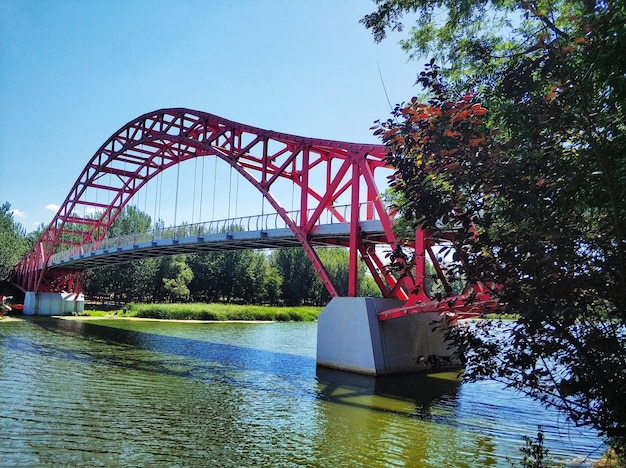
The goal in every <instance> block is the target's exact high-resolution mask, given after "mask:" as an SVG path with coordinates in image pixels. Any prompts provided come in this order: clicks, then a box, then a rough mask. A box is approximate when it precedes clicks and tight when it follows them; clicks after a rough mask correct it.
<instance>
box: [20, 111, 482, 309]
mask: <svg viewBox="0 0 626 468" xmlns="http://www.w3.org/2000/svg"><path fill="white" fill-rule="evenodd" d="M386 152H387V149H386V147H385V146H382V145H371V144H357V143H347V142H340V141H331V140H321V139H314V138H305V137H299V136H294V135H288V134H284V133H278V132H274V131H269V130H262V129H259V128H255V127H252V126H249V125H244V124H240V123H237V122H233V121H230V120H226V119H223V118H221V117H218V116H215V115H212V114H208V113H205V112H200V111H195V110H190V109H184V108H176V109H162V110H158V111H154V112H150V113H148V114H145V115H142V116H140V117H138V118H136V119H135V120H133V121H131V122H129V123H128V124H126V125H125V126H124V127H122V128H121V129H120V130H119V131H118V132H116V133H115V134H114V135H113V136H111V137H110V138H109V139H108V140H107V141H106V142H105V143H104V144H103V145H102V146H101V147H100V149H98V151H97V152H96V154H95V155H94V156H93V157H92V158H91V160H90V161H89V162H88V163H87V165H86V166H85V168H84V169H83V171H82V172H81V174H80V176H79V178H78V179H77V181H76V182H75V183H74V186H73V187H72V189H71V191H70V193H69V194H68V195H67V198H66V199H65V201H64V203H63V205H62V206H61V208H60V209H59V211H58V212H57V214H56V215H55V217H54V219H53V220H52V222H51V223H50V225H49V226H48V228H47V229H46V230H45V232H44V233H43V234H42V236H41V238H40V239H39V241H38V242H37V243H36V244H35V245H34V246H33V248H32V250H31V251H30V252H29V253H28V254H27V255H26V256H25V257H24V258H23V259H22V261H21V262H20V263H19V264H18V265H17V266H16V267H15V269H14V270H13V273H12V279H13V281H14V282H15V283H16V284H18V285H19V286H20V287H22V288H23V289H24V290H27V291H52V292H59V291H69V292H74V293H78V292H80V291H81V289H82V286H83V283H84V280H85V272H75V271H63V270H60V269H57V268H49V267H48V266H49V260H50V257H51V256H52V254H54V253H55V251H56V250H66V249H67V250H69V249H72V248H80V247H81V246H84V245H87V244H95V245H96V246H97V245H99V243H100V242H101V241H102V240H103V239H104V238H105V236H106V234H107V232H108V230H109V229H110V227H111V225H112V223H113V221H114V220H115V219H116V217H117V216H118V215H119V214H120V213H121V212H122V209H123V208H124V206H125V205H126V204H127V203H128V202H129V201H130V200H131V199H132V198H133V196H134V195H135V194H136V193H137V192H138V191H139V190H140V189H141V188H143V187H144V186H145V185H146V184H147V183H148V182H149V181H150V180H151V179H153V178H154V177H155V176H157V175H158V174H160V173H161V172H163V171H165V170H167V169H168V168H170V167H172V166H175V165H177V164H180V163H182V162H184V161H187V160H190V159H193V158H198V157H206V156H213V157H217V158H220V159H221V160H223V161H225V162H226V163H227V164H229V165H230V166H231V167H232V168H234V169H235V170H237V171H238V172H239V173H240V174H241V175H242V176H243V177H244V178H245V179H246V180H248V181H249V182H250V183H251V184H252V185H253V186H254V187H256V188H257V189H258V190H259V191H260V192H261V194H262V195H263V197H264V198H265V199H266V200H267V201H268V202H269V203H270V204H271V206H272V207H273V208H274V209H275V210H276V212H277V213H278V215H279V216H281V217H282V218H283V219H284V221H285V222H286V224H287V225H288V226H289V228H290V229H291V230H292V231H293V233H294V234H295V236H296V237H297V239H298V240H299V242H300V244H301V245H302V247H303V248H304V249H305V251H306V253H307V255H308V257H309V258H310V260H311V262H312V263H313V265H314V267H315V270H316V271H317V273H318V275H319V276H320V278H321V280H322V282H323V284H324V285H325V287H326V288H327V290H328V291H329V293H330V295H331V297H336V296H338V292H337V289H336V287H335V285H334V284H333V282H332V280H331V278H330V276H329V274H328V272H327V271H326V268H325V267H324V265H323V264H322V262H321V261H320V259H319V257H318V255H317V254H316V252H315V250H314V249H313V247H312V245H311V242H310V236H311V234H312V233H313V232H314V231H315V229H316V227H315V226H316V223H317V222H318V221H319V220H320V217H321V216H322V215H329V214H330V216H332V217H333V218H334V219H335V220H336V221H339V222H350V238H349V240H345V241H340V244H339V245H342V246H344V247H348V248H349V252H350V257H349V258H350V264H349V274H348V295H349V296H356V295H357V265H358V258H359V256H360V257H361V258H362V259H363V261H364V263H365V265H366V266H367V268H368V269H369V271H370V272H371V274H372V276H373V278H374V280H375V281H376V284H377V285H378V287H379V288H380V290H381V292H382V294H383V296H384V297H388V298H399V299H403V300H406V301H407V302H406V303H405V306H404V307H402V308H399V309H395V310H392V311H386V312H385V313H384V314H380V315H379V319H381V320H385V319H388V318H395V317H398V316H401V315H406V314H408V313H415V312H425V311H440V312H456V313H460V314H461V315H475V314H477V313H480V311H482V310H484V309H485V308H488V307H490V308H492V306H493V301H491V298H490V296H489V294H488V291H486V289H485V288H484V287H479V288H476V287H474V288H470V289H468V290H467V291H466V293H465V294H464V295H459V296H454V295H452V294H448V295H447V296H446V298H445V300H440V301H433V300H431V299H430V298H429V297H428V296H427V295H426V292H425V289H426V287H425V284H426V281H425V258H426V256H429V257H430V258H431V261H432V263H433V264H434V265H435V269H436V270H437V274H438V275H439V277H440V280H441V281H442V283H444V285H445V278H444V275H443V274H442V272H441V268H439V267H438V261H437V259H436V257H435V255H434V254H433V250H432V248H433V245H435V244H436V243H437V241H438V239H432V238H431V237H429V235H428V233H424V232H422V231H418V232H417V234H416V242H415V244H412V245H411V246H410V247H411V248H413V249H414V251H415V257H416V259H417V262H416V269H415V275H414V276H412V275H408V276H402V277H400V278H399V279H397V278H396V277H395V276H394V275H393V274H392V273H391V272H390V271H389V269H388V268H386V267H385V262H384V261H383V259H382V258H381V257H380V253H379V252H380V250H377V249H376V246H377V245H379V244H384V245H388V246H390V248H395V247H396V237H395V235H394V232H393V230H392V225H393V219H392V217H391V216H390V215H389V213H388V212H387V211H386V208H385V206H384V204H383V202H382V200H381V199H380V196H379V193H380V192H379V191H378V188H377V187H376V183H375V179H374V173H375V171H376V170H377V169H380V168H383V167H385V163H384V158H385V155H386ZM285 179H286V180H288V181H291V183H292V186H293V187H294V190H295V188H296V187H297V190H298V199H299V201H300V210H299V216H297V218H292V217H291V215H290V214H289V213H288V212H287V211H286V210H285V209H284V208H283V206H281V204H280V202H279V200H278V199H276V197H275V196H274V195H273V192H272V188H273V187H274V186H275V184H276V183H277V182H278V181H279V180H285ZM94 193H104V194H106V195H102V196H101V200H103V199H105V198H106V199H107V200H108V201H107V202H106V203H105V202H103V201H98V197H97V196H96V197H95V198H94V195H93V194H94ZM340 197H343V199H344V200H345V199H346V198H348V199H349V203H350V206H351V209H350V211H349V214H348V215H347V216H346V215H345V214H344V212H343V211H341V212H340V211H339V210H337V209H335V208H334V206H335V205H336V202H337V200H338V199H339V198H340ZM363 206H365V207H367V208H366V210H365V211H364V212H361V211H362V210H361V208H362V207H363ZM80 212H83V213H87V212H95V213H97V214H96V215H94V216H87V215H84V216H80V215H79V214H78V213H80ZM373 219H378V220H380V221H381V224H382V226H383V231H384V234H383V235H382V236H377V237H376V238H368V237H367V236H366V235H365V234H364V233H363V232H362V231H361V230H360V228H359V223H360V222H363V221H368V220H373ZM330 242H332V241H330V240H329V243H330ZM446 291H447V292H448V293H449V292H450V291H449V288H446ZM476 297H478V299H479V300H478V301H476Z"/></svg>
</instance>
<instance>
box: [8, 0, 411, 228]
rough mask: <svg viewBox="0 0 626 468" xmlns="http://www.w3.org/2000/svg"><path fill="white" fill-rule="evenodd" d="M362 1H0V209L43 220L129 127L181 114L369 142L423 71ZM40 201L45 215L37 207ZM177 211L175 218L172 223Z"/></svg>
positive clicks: (27, 220)
mask: <svg viewBox="0 0 626 468" xmlns="http://www.w3.org/2000/svg"><path fill="white" fill-rule="evenodd" d="M373 10H374V4H373V3H372V2H371V1H370V0H229V1H224V0H187V1H165V0H153V1H147V0H133V1H117V0H107V1H95V0H94V1H84V0H60V1H52V0H45V1H44V0H2V1H0V174H1V175H2V180H3V182H2V184H0V203H3V202H5V201H8V202H10V203H11V207H12V209H13V210H15V212H14V215H15V219H16V221H18V222H20V223H21V224H22V225H23V226H24V227H25V228H26V230H27V231H31V230H32V229H34V228H35V227H36V226H37V225H38V224H40V223H45V224H48V223H49V222H50V220H51V219H52V217H53V216H54V214H55V212H56V209H55V207H58V206H59V205H61V204H62V203H63V201H64V199H65V197H66V196H67V193H68V192H69V190H70V188H71V187H72V185H73V184H74V181H75V180H76V178H77V177H78V175H79V174H80V172H81V171H82V169H83V167H84V166H85V164H86V163H87V162H88V161H89V159H90V158H91V157H92V156H93V154H94V153H95V152H96V151H97V149H98V148H99V147H100V145H101V144H102V143H104V142H105V141H106V140H107V139H108V138H109V137H110V136H111V135H112V134H113V133H115V132H116V131H117V130H118V129H119V128H120V127H122V126H123V125H124V124H125V123H127V122H128V121H130V120H132V119H134V118H135V117H137V116H139V115H141V114H143V113H146V112H149V111H151V110H155V109H160V108H164V107H188V108H192V109H198V110H202V111H206V112H210V113H212V114H216V115H219V116H222V117H225V118H228V119H230V120H234V121H237V122H241V123H246V124H249V125H254V126H257V127H260V128H265V129H272V130H276V131H281V132H285V133H292V134H296V135H302V136H309V137H320V138H329V139H336V140H344V141H354V142H378V140H377V139H376V137H374V136H373V135H372V132H371V130H370V127H371V126H372V124H373V122H374V121H375V120H376V119H385V118H387V117H388V116H389V112H390V108H389V104H388V102H387V98H386V96H385V92H384V89H383V85H382V83H381V78H380V76H379V71H378V67H379V66H380V69H381V71H382V76H383V80H384V83H385V86H386V89H387V92H388V94H389V99H390V100H391V102H392V104H395V103H396V102H401V101H406V100H408V99H410V97H411V96H413V95H414V94H416V93H418V92H419V90H418V89H417V88H416V87H415V86H414V83H415V79H416V74H417V72H418V71H419V70H420V67H421V63H415V62H407V56H406V55H405V53H404V52H403V51H402V50H401V49H400V46H399V45H398V44H397V41H398V40H399V39H400V38H401V36H392V37H390V38H388V39H387V40H385V41H384V42H383V43H382V44H374V41H373V38H372V35H371V33H370V32H369V31H367V30H366V29H365V28H364V27H363V25H361V24H359V19H360V18H362V17H363V16H364V15H365V14H367V13H370V12H372V11H373ZM46 207H48V208H46ZM180 220H181V216H180V215H179V221H180ZM187 221H189V220H187Z"/></svg>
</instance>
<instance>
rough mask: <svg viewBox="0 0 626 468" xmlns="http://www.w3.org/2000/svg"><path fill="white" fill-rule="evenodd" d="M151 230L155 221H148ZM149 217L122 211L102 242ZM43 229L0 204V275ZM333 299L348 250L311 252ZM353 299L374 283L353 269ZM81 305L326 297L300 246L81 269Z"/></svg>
mask: <svg viewBox="0 0 626 468" xmlns="http://www.w3.org/2000/svg"><path fill="white" fill-rule="evenodd" d="M155 225H156V226H160V227H161V225H162V222H160V221H159V222H157V223H155ZM152 227H154V226H153V224H152V220H151V218H150V216H149V215H147V214H146V213H144V212H142V211H140V210H138V209H137V208H135V207H133V206H127V207H125V208H124V210H122V212H121V213H120V215H119V216H118V217H117V218H116V219H115V221H114V223H113V225H112V226H111V229H110V230H109V232H108V233H107V236H108V237H117V236H122V235H125V234H131V233H135V232H144V231H148V230H150V229H151V228H152ZM44 229H45V226H40V227H39V228H38V229H37V230H36V231H34V232H33V233H30V234H28V235H27V234H26V232H25V229H24V228H23V227H22V226H21V225H20V223H18V222H17V221H16V220H15V219H14V218H13V214H12V212H11V206H10V204H9V203H8V202H6V203H4V204H3V205H2V206H1V207H0V269H1V270H0V274H1V275H2V277H3V278H6V277H7V276H8V274H9V273H10V272H11V270H12V268H13V267H14V266H15V265H16V264H17V263H18V262H19V260H20V259H21V258H22V256H23V255H24V254H25V253H26V252H27V251H28V250H29V249H30V247H31V246H32V245H33V244H34V242H36V241H37V240H38V238H39V236H40V234H41V232H43V230H44ZM316 251H317V254H318V256H319V257H320V260H321V261H322V263H323V264H324V266H325V267H326V269H327V271H328V273H329V275H330V276H331V278H332V280H333V282H334V284H335V286H336V287H337V290H338V291H339V294H340V295H347V292H348V261H349V257H348V251H347V250H346V249H343V248H334V247H333V248H317V249H316ZM359 268H360V272H359V273H360V274H359V284H358V294H359V295H361V296H375V297H379V296H380V291H379V290H378V287H377V286H376V284H375V282H374V279H373V278H372V277H371V276H370V275H368V274H366V267H365V265H364V264H360V266H359ZM83 292H84V294H85V297H86V298H87V300H94V301H100V302H108V301H112V302H114V303H117V304H120V303H127V302H186V301H193V302H227V303H246V304H283V305H290V306H293V305H305V304H306V305H324V304H326V303H328V301H329V300H330V295H329V293H328V291H327V290H326V288H325V287H324V285H323V284H322V282H321V280H320V278H319V276H318V275H317V273H316V271H315V269H314V268H313V265H312V264H311V261H310V260H309V258H308V257H307V255H306V253H305V251H304V249H302V248H297V247H296V248H288V249H279V250H273V251H265V250H263V251H259V250H239V251H226V252H222V251H215V252H198V253H192V254H178V255H171V256H165V257H159V258H147V259H142V260H133V261H129V262H123V263H118V264H114V265H106V266H101V267H97V268H94V269H92V270H90V271H89V273H88V275H87V279H86V281H85V285H84V288H83Z"/></svg>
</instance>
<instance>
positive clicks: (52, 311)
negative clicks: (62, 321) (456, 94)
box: [24, 291, 85, 315]
mask: <svg viewBox="0 0 626 468" xmlns="http://www.w3.org/2000/svg"><path fill="white" fill-rule="evenodd" d="M84 310H85V297H84V296H83V294H82V293H81V294H72V293H67V292H60V293H54V292H33V291H27V292H26V295H25V297H24V315H71V314H81V313H83V312H84Z"/></svg>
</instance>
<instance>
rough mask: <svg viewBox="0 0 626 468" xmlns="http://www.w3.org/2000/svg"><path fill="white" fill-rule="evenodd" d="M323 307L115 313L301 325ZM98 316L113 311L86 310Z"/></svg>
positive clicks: (161, 308) (198, 306) (133, 307)
mask: <svg viewBox="0 0 626 468" xmlns="http://www.w3.org/2000/svg"><path fill="white" fill-rule="evenodd" d="M321 311H322V307H312V306H301V307H276V306H253V305H237V304H203V303H189V304H129V305H128V306H127V309H126V312H124V310H123V309H120V310H118V311H117V315H118V316H119V317H141V318H156V319H169V320H215V321H218V320H219V321H226V320H250V321H252V320H263V321H276V322H289V321H295V322H304V321H314V320H317V316H318V315H319V314H320V312H321ZM85 313H86V314H88V315H90V316H93V317H98V316H106V315H111V314H113V313H115V312H104V311H98V310H89V311H85Z"/></svg>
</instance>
